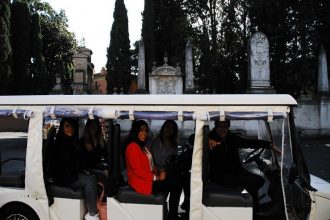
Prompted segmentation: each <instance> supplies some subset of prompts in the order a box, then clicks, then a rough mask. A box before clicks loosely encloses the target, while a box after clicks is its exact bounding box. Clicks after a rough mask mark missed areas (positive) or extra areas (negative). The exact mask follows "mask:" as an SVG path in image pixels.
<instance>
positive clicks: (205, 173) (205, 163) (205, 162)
mask: <svg viewBox="0 0 330 220" xmlns="http://www.w3.org/2000/svg"><path fill="white" fill-rule="evenodd" d="M208 144H209V126H208V125H204V126H203V156H202V180H203V183H207V182H208V181H209V172H210V170H209V153H210V151H209V145H208Z"/></svg>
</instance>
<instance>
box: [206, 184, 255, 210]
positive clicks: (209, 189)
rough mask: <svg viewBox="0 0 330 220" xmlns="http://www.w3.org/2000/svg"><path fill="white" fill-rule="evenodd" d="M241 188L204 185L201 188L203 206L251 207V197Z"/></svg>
mask: <svg viewBox="0 0 330 220" xmlns="http://www.w3.org/2000/svg"><path fill="white" fill-rule="evenodd" d="M243 190H244V189H243V188H225V187H222V186H219V185H217V184H215V183H212V182H210V183H206V184H204V188H203V204H204V205H205V206H211V207H252V206H253V199H252V196H251V195H250V194H249V193H248V192H247V191H246V190H245V191H244V193H243Z"/></svg>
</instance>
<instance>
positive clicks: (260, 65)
mask: <svg viewBox="0 0 330 220" xmlns="http://www.w3.org/2000/svg"><path fill="white" fill-rule="evenodd" d="M248 51H249V69H248V79H249V88H248V93H275V90H274V89H273V88H272V87H271V85H270V67H269V42H268V39H267V37H266V35H265V34H263V33H261V32H257V33H255V34H253V35H252V36H251V38H250V40H249V50H248Z"/></svg>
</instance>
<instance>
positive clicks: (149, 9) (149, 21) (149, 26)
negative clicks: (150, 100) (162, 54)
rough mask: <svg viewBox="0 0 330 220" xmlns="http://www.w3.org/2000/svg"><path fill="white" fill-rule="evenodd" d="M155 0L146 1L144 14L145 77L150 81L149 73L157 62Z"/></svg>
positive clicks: (147, 83) (147, 85) (147, 86)
mask: <svg viewBox="0 0 330 220" xmlns="http://www.w3.org/2000/svg"><path fill="white" fill-rule="evenodd" d="M153 2H154V0H145V1H144V10H143V13H142V34H141V36H142V39H143V42H144V51H145V65H146V66H145V71H146V72H145V74H146V75H145V77H146V79H149V73H151V71H152V65H153V64H152V63H153V62H154V61H155V58H156V57H155V35H154V30H155V20H154V10H155V9H154V3H153ZM146 88H147V90H148V88H149V80H146Z"/></svg>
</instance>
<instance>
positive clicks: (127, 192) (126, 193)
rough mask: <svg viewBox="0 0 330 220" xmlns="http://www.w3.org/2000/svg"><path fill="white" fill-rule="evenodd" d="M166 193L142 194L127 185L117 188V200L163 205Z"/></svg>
mask: <svg viewBox="0 0 330 220" xmlns="http://www.w3.org/2000/svg"><path fill="white" fill-rule="evenodd" d="M166 197H167V193H156V194H152V195H143V194H140V193H137V192H135V190H134V189H132V188H131V187H129V186H124V187H120V188H119V189H118V194H117V200H118V201H119V202H121V203H137V204H153V205H165V204H166Z"/></svg>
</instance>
